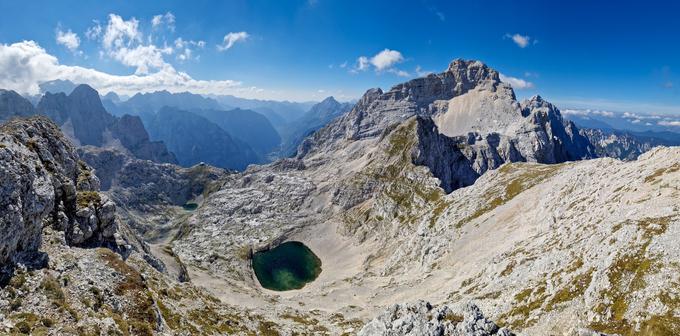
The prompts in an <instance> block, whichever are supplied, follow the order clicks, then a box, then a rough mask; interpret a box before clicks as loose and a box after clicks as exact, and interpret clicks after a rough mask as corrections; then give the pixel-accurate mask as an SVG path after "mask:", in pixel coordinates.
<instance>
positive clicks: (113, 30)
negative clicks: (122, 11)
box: [102, 14, 142, 49]
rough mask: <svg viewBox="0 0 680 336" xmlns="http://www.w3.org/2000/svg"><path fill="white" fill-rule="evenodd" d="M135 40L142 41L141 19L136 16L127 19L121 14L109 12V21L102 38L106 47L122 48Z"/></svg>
mask: <svg viewBox="0 0 680 336" xmlns="http://www.w3.org/2000/svg"><path fill="white" fill-rule="evenodd" d="M135 42H139V43H141V42H142V33H141V32H140V31H139V21H137V19H135V18H132V19H130V20H127V21H126V20H123V18H122V17H120V16H119V15H116V14H109V23H108V25H107V26H106V31H105V32H104V37H103V38H102V45H103V46H104V48H106V49H113V48H122V47H124V46H129V45H131V44H133V43H135Z"/></svg>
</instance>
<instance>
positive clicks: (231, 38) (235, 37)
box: [217, 31, 250, 51]
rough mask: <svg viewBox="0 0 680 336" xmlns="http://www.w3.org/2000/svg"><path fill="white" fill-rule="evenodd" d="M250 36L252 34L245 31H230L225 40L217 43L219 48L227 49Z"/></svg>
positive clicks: (221, 49) (220, 49)
mask: <svg viewBox="0 0 680 336" xmlns="http://www.w3.org/2000/svg"><path fill="white" fill-rule="evenodd" d="M248 37H250V35H249V34H248V33H246V32H244V31H242V32H238V33H233V32H232V33H229V34H227V35H224V41H223V42H222V44H218V45H217V50H219V51H225V50H228V49H229V48H231V47H233V46H234V44H235V43H236V42H239V41H245V40H247V39H248Z"/></svg>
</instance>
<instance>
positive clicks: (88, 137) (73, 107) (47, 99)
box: [38, 85, 115, 146]
mask: <svg viewBox="0 0 680 336" xmlns="http://www.w3.org/2000/svg"><path fill="white" fill-rule="evenodd" d="M38 112H39V113H40V114H43V115H46V116H48V117H50V119H52V120H54V122H56V123H57V124H59V125H63V124H65V123H66V122H69V121H70V123H71V126H72V127H73V133H74V134H73V135H74V136H75V138H76V139H78V140H79V141H80V143H81V144H83V145H93V146H102V145H103V144H104V138H103V136H104V131H105V130H106V129H107V127H108V126H109V125H111V124H112V123H113V122H114V120H115V119H114V117H113V116H112V115H110V114H109V113H108V112H106V110H105V109H104V106H103V105H102V103H101V100H100V99H99V94H98V93H97V91H95V90H94V89H92V88H91V87H89V86H87V85H79V86H77V87H76V88H75V89H74V90H73V92H71V94H70V95H68V96H66V95H65V94H64V93H57V94H51V93H49V92H48V93H46V94H45V96H44V97H43V98H42V99H41V100H40V103H38Z"/></svg>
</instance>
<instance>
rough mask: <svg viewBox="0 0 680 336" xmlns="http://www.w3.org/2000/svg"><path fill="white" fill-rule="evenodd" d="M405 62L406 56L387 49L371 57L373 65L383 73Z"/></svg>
mask: <svg viewBox="0 0 680 336" xmlns="http://www.w3.org/2000/svg"><path fill="white" fill-rule="evenodd" d="M403 61H404V56H402V55H401V53H400V52H398V51H396V50H390V49H385V50H383V51H381V52H379V53H378V54H376V55H375V56H373V57H371V64H373V66H374V67H375V69H376V70H378V71H381V70H384V69H387V68H390V67H392V66H393V65H395V64H397V63H401V62H403Z"/></svg>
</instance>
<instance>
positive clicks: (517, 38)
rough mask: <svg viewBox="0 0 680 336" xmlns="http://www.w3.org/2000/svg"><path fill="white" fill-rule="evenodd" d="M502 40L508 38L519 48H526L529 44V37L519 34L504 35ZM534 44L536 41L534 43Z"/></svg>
mask: <svg viewBox="0 0 680 336" xmlns="http://www.w3.org/2000/svg"><path fill="white" fill-rule="evenodd" d="M504 38H509V39H511V40H512V42H515V44H516V45H517V46H518V47H520V48H526V47H527V46H528V45H529V42H531V37H529V36H526V35H520V34H512V35H511V34H505V36H504ZM534 43H536V41H534Z"/></svg>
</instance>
